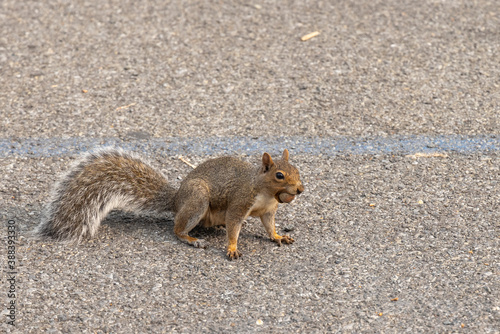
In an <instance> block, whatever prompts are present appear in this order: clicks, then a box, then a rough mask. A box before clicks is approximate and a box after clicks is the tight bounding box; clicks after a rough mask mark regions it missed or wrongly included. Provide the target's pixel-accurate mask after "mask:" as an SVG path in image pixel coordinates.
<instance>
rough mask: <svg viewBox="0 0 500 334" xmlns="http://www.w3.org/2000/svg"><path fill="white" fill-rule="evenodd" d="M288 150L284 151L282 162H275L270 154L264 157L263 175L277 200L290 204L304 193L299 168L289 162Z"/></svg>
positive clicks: (265, 154)
mask: <svg viewBox="0 0 500 334" xmlns="http://www.w3.org/2000/svg"><path fill="white" fill-rule="evenodd" d="M288 155H289V154H288V150H287V149H285V150H284V151H283V155H282V157H281V159H280V160H277V161H276V162H274V161H273V159H272V158H271V156H270V155H269V154H268V153H264V154H263V155H262V167H261V173H262V174H264V178H265V182H266V183H267V185H268V186H269V189H270V190H271V191H272V193H273V195H274V197H275V198H276V200H277V201H278V202H280V203H290V202H291V201H293V199H294V198H295V196H296V195H298V194H300V193H301V192H303V191H304V186H303V185H302V182H301V181H300V175H299V171H298V170H297V168H295V167H294V166H292V165H290V163H289V162H288Z"/></svg>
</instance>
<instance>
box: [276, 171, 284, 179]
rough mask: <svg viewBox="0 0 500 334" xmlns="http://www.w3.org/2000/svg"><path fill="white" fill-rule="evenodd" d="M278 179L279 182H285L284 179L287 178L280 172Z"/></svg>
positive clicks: (277, 174) (277, 175)
mask: <svg viewBox="0 0 500 334" xmlns="http://www.w3.org/2000/svg"><path fill="white" fill-rule="evenodd" d="M276 178H277V179H278V180H283V179H284V178H285V175H283V173H282V172H278V173H276Z"/></svg>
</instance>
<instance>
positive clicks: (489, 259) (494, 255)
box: [0, 0, 500, 333]
mask: <svg viewBox="0 0 500 334" xmlns="http://www.w3.org/2000/svg"><path fill="white" fill-rule="evenodd" d="M0 31H1V32H2V34H0V87H2V88H1V89H0V115H1V117H0V137H1V138H0V166H1V167H0V168H1V171H2V173H1V174H0V203H1V206H0V221H1V224H0V226H1V230H0V236H2V240H5V241H7V237H6V236H7V232H8V228H7V226H8V222H9V220H11V221H13V222H15V223H14V225H15V228H16V233H17V244H16V269H17V274H16V284H15V293H16V297H15V298H14V300H15V301H16V321H15V324H16V325H15V327H13V326H11V325H9V324H8V323H7V319H8V318H7V317H6V315H7V314H8V310H7V308H6V306H4V305H7V303H8V302H10V301H11V300H13V299H12V298H10V297H9V298H7V293H8V290H9V283H8V281H7V279H8V278H9V277H10V276H9V275H10V274H8V272H9V269H8V267H7V254H6V253H7V244H6V242H3V243H2V246H1V247H0V249H1V251H0V257H1V258H0V263H1V266H2V275H1V278H2V281H1V283H2V285H1V287H0V295H1V296H2V297H1V298H0V302H1V303H2V304H1V305H2V309H0V315H1V322H0V329H1V330H2V331H4V330H5V331H7V332H24V333H39V332H42V331H46V332H49V333H59V332H61V333H73V332H74V333H143V332H154V333H170V332H181V333H184V332H201V333H203V332H244V333H247V332H259V333H261V332H271V333H275V332H287V333H288V332H297V333H304V332H308V333H309V332H312V333H314V332H318V333H325V332H356V333H359V332H367V333H372V332H391V333H392V332H396V333H401V332H411V333H419V332H439V333H442V332H464V333H499V328H500V283H499V282H500V261H499V260H500V214H499V211H500V207H499V205H500V184H499V181H500V170H499V166H500V153H499V152H500V149H499V148H498V147H499V138H500V123H499V117H500V116H499V115H500V107H499V100H500V93H499V92H500V3H499V2H498V1H496V0H491V1H488V0H478V1H474V2H471V1H446V0H444V1H433V0H427V1H420V2H418V4H417V3H415V1H396V0H388V1H367V0H360V1H341V2H339V1H301V2H291V1H290V2H275V1H268V2H265V1H259V2H254V3H247V2H229V1H219V2H216V3H208V2H201V1H199V2H197V1H189V2H183V1H170V2H166V1H154V0H153V1H147V2H132V1H116V0H110V1H106V2H103V1H97V0H86V1H82V2H74V1H63V0H54V1H30V2H19V1H12V0H3V1H2V2H1V3H0ZM313 31H319V32H320V34H319V35H318V36H317V37H314V38H312V39H310V40H308V41H305V42H303V41H301V40H300V37H301V36H303V35H306V34H308V33H310V32H313ZM412 140H413V142H411V141H412ZM457 140H458V141H457ZM162 141H165V145H162V144H161V142H162ZM409 141H410V142H411V143H410V144H411V145H410V144H408V142H409ZM460 141H462V142H460ZM463 142H467V143H469V144H470V143H472V144H471V145H469V146H467V149H466V150H461V149H459V148H460V147H462V146H463V145H465V144H463ZM109 143H113V144H115V145H117V146H122V147H127V148H132V149H134V150H135V151H136V152H138V153H141V154H143V155H145V156H146V157H147V158H148V160H150V161H151V162H152V163H153V164H154V165H155V166H156V167H158V168H160V169H162V170H163V171H164V173H165V174H166V175H167V176H168V178H169V180H170V181H171V182H172V183H173V184H174V185H178V184H179V182H180V180H181V179H182V177H184V176H185V175H186V174H187V173H188V172H189V171H190V167H189V166H187V165H186V164H185V163H183V162H182V161H181V160H179V159H178V155H183V156H184V158H185V159H187V160H189V161H191V162H192V163H194V164H199V163H200V162H201V161H203V160H205V159H208V158H211V157H215V156H219V155H221V154H227V153H231V154H232V155H235V156H239V157H241V158H242V159H245V160H248V161H251V162H256V163H257V162H258V161H259V158H260V154H261V153H262V152H263V151H265V150H267V151H269V153H271V155H272V156H278V155H279V154H280V150H282V149H283V148H284V147H282V146H289V149H290V159H291V161H292V162H293V163H294V164H295V165H296V166H297V167H298V168H299V170H300V171H301V174H302V178H303V180H304V184H305V187H306V190H305V192H304V193H303V194H301V195H300V196H298V197H297V199H296V200H295V201H294V202H292V203H291V204H290V205H282V206H281V207H280V209H279V211H278V214H277V223H278V224H279V227H278V230H279V231H281V233H283V232H284V231H286V233H287V234H290V235H291V236H292V237H293V238H294V239H295V240H296V242H295V243H294V244H292V245H284V246H282V247H277V246H276V245H275V244H274V243H272V242H270V241H269V240H268V239H267V237H266V235H265V232H264V230H263V228H262V226H261V223H260V222H259V221H257V220H255V219H249V220H248V222H247V225H246V226H245V227H244V229H243V230H242V233H241V235H240V240H239V249H240V250H241V251H242V252H243V258H242V259H240V260H238V261H228V260H226V258H225V242H226V240H225V232H224V231H223V230H215V229H208V230H206V229H202V228H198V229H196V230H195V232H194V235H198V236H202V237H203V238H205V239H206V240H207V241H208V242H209V243H210V247H209V248H208V249H206V250H202V249H195V248H192V247H189V246H187V245H185V244H182V243H180V242H179V241H177V240H176V238H175V237H174V235H173V232H172V227H173V221H172V215H167V216H166V217H162V218H158V217H151V216H143V215H133V214H129V213H123V212H114V213H112V214H111V215H110V216H109V217H108V218H107V219H106V221H105V223H104V224H103V226H101V228H100V230H99V235H98V237H97V238H95V239H93V240H90V241H86V242H83V243H82V244H79V245H72V244H66V243H58V242H41V241H36V240H34V239H33V238H32V237H31V236H30V232H31V231H32V230H33V229H34V228H35V226H36V225H37V224H38V222H39V220H40V215H41V211H42V208H43V204H44V203H45V201H46V200H47V197H48V194H49V192H50V188H51V186H52V184H53V182H54V181H55V180H56V179H57V177H58V175H59V174H60V173H61V172H64V171H66V170H67V168H68V165H69V164H70V163H71V162H73V161H74V159H75V158H76V156H77V155H78V153H79V152H80V151H82V150H86V149H88V148H89V147H91V146H99V145H100V144H109ZM315 143H316V145H315ZM332 143H334V144H335V145H333V144H332ZM339 143H341V144H339ZM342 143H344V144H342ZM386 143H395V144H394V145H393V144H390V145H386ZM419 143H420V144H419ZM443 143H444V144H443ZM447 143H449V144H447ZM454 143H455V144H454ZM456 143H459V144H456ZM460 143H462V144H460ZM290 144H291V145H290ZM372 144H373V145H375V146H373V145H372ZM238 145H240V146H241V147H238ZM329 145H332V146H331V149H329ZM377 145H378V146H377ZM384 145H386V146H384ZM391 145H393V146H391ZM460 145H462V146H460ZM45 146H47V147H48V148H47V147H45ZM374 147H375V148H374ZM377 147H384V148H383V149H377ZM402 148H403V149H402Z"/></svg>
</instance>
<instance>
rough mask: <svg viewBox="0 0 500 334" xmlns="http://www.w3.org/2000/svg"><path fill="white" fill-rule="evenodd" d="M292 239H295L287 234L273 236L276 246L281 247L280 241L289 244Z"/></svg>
mask: <svg viewBox="0 0 500 334" xmlns="http://www.w3.org/2000/svg"><path fill="white" fill-rule="evenodd" d="M294 241H295V240H293V239H292V238H291V237H290V236H288V235H276V236H275V237H274V242H276V243H277V244H278V247H281V245H282V243H285V244H287V245H289V244H292V243H293V242H294Z"/></svg>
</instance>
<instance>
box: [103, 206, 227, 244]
mask: <svg viewBox="0 0 500 334" xmlns="http://www.w3.org/2000/svg"><path fill="white" fill-rule="evenodd" d="M99 229H100V230H101V232H100V233H99V234H98V236H99V235H103V236H104V235H106V236H107V237H110V236H118V235H121V234H126V235H129V236H132V237H135V236H137V237H140V238H144V237H149V238H151V239H158V240H168V241H176V240H177V238H176V236H175V234H174V232H173V230H174V218H173V215H171V214H167V215H165V216H154V215H143V214H134V213H130V212H125V211H119V210H114V211H112V212H110V213H109V214H108V216H107V217H106V218H105V219H104V220H103V221H102V224H101V226H100V227H99ZM189 234H190V235H191V236H193V237H195V238H202V239H207V241H208V240H210V239H219V238H221V237H225V236H226V232H225V230H224V228H222V229H218V228H205V227H202V226H196V227H195V228H194V229H193V230H191V232H190V233H189Z"/></svg>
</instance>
